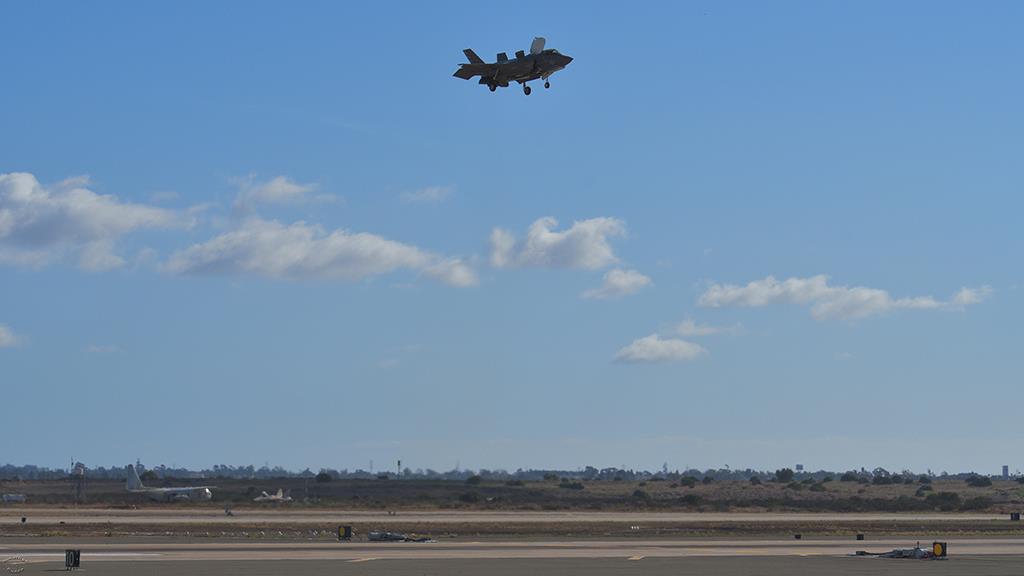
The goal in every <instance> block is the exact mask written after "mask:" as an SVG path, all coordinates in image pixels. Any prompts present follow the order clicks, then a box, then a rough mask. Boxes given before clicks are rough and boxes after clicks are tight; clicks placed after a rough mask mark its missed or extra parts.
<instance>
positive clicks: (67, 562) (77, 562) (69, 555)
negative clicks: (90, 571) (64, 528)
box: [64, 550, 82, 570]
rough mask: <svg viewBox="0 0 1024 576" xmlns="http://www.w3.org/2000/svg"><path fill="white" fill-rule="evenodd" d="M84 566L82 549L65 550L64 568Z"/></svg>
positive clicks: (71, 568)
mask: <svg viewBox="0 0 1024 576" xmlns="http://www.w3.org/2000/svg"><path fill="white" fill-rule="evenodd" d="M81 567H82V551H81V550H65V551H64V569H65V570H77V569H78V568H81Z"/></svg>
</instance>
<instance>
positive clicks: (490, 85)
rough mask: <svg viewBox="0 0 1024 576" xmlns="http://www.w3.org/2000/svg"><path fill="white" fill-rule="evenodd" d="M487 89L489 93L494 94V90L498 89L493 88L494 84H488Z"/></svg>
mask: <svg viewBox="0 0 1024 576" xmlns="http://www.w3.org/2000/svg"><path fill="white" fill-rule="evenodd" d="M487 87H488V88H490V89H491V92H494V91H495V90H497V89H498V87H497V86H495V85H494V84H488V85H487Z"/></svg>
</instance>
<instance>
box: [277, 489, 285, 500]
mask: <svg viewBox="0 0 1024 576" xmlns="http://www.w3.org/2000/svg"><path fill="white" fill-rule="evenodd" d="M277 497H278V498H284V490H283V489H281V488H278V489H277Z"/></svg>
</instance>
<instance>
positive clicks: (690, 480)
mask: <svg viewBox="0 0 1024 576" xmlns="http://www.w3.org/2000/svg"><path fill="white" fill-rule="evenodd" d="M679 485H680V486H686V487H687V488H693V487H694V486H696V485H697V479H696V478H694V477H693V476H683V477H682V478H680V479H679Z"/></svg>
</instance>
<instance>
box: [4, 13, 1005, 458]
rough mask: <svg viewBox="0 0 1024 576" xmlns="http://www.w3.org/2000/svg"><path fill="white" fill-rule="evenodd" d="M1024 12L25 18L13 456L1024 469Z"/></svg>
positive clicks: (13, 221)
mask: <svg viewBox="0 0 1024 576" xmlns="http://www.w3.org/2000/svg"><path fill="white" fill-rule="evenodd" d="M1022 12H1024V9H1022V8H1021V6H1020V5H1018V4H1016V3H1009V2H1006V3H998V2H992V3H986V4H984V5H980V6H978V5H971V4H968V3H959V4H957V3H939V2H917V3H915V2H904V3H899V4H892V3H882V2H875V3H872V2H860V3H844V2H806V3H802V2H786V3H770V4H769V3H753V2H751V3H744V2H734V3H724V4H723V3H711V2H693V3H647V4H643V5H641V6H633V5H632V4H629V5H627V4H612V3H603V4H597V3H577V4H573V3H565V4H561V5H556V6H552V5H550V4H549V3H531V2H522V3H518V4H516V6H515V8H514V9H512V8H511V7H510V6H509V5H507V4H496V3H490V4H485V3H471V2H467V3H446V2H439V3H429V4H427V3H386V2H380V3H370V4H365V5H364V4H355V3H337V2H323V3H313V2H308V3H301V4H294V3H292V4H286V3H260V2H234V3H232V2H223V3H216V4H214V5H210V4H209V3H201V2H194V3H190V2H181V3H174V4H165V5H159V4H145V5H140V4H137V3H115V2H109V3H103V4H89V5H85V4H81V3H72V2H47V3H28V2H23V3H6V4H4V6H3V7H2V8H0V18H2V19H3V20H4V21H6V22H8V23H17V25H14V26H11V25H9V26H6V27H5V32H4V34H3V35H2V36H0V62H2V63H3V69H4V77H5V81H4V86H5V87H4V89H3V90H0V110H2V112H0V174H3V176H0V383H2V390H3V396H4V399H5V402H4V404H5V406H6V407H7V410H6V411H5V416H4V418H3V419H0V437H2V438H3V439H2V440H0V443H2V444H0V448H2V451H0V452H2V454H3V458H4V459H5V460H7V461H10V462H12V463H38V464H44V465H63V464H64V463H66V462H68V461H70V458H71V457H75V458H77V459H80V460H83V461H85V462H86V463H93V464H120V463H125V462H130V461H133V460H134V459H135V458H142V459H143V461H145V462H147V463H150V464H156V463H166V464H178V465H188V466H208V465H212V464H216V463H232V464H248V463H253V464H257V465H259V464H262V463H264V462H269V463H270V464H272V465H275V464H280V465H284V466H288V467H295V468H302V467H306V466H310V467H313V468H316V467H319V466H327V467H333V468H349V469H353V468H357V467H365V466H367V465H368V463H369V461H370V459H373V460H375V461H376V462H377V463H378V466H380V465H382V463H385V462H391V461H394V460H397V459H399V458H401V459H402V461H403V463H405V464H407V465H409V466H411V467H413V468H417V467H423V468H426V467H433V468H444V469H448V468H451V467H453V466H454V465H455V464H456V462H458V463H460V464H461V465H462V466H463V467H471V468H480V467H487V468H496V467H502V468H510V469H514V468H517V467H567V468H571V467H576V466H583V465H588V464H589V465H595V466H629V467H645V468H657V467H660V466H661V465H662V463H663V462H667V463H668V464H669V466H670V467H672V468H682V467H684V466H697V467H719V466H724V465H730V466H733V467H747V466H751V467H757V468H774V467H779V466H783V465H792V464H794V463H797V462H801V463H804V464H805V465H806V466H808V467H809V468H837V469H838V468H852V467H860V466H868V467H874V466H879V465H881V466H886V467H889V468H897V469H899V468H904V467H910V468H913V469H915V470H924V469H926V468H931V469H933V470H935V471H939V470H943V469H948V470H962V469H976V470H979V471H986V470H991V471H993V472H994V471H997V470H998V468H999V466H1000V465H1001V464H1010V466H1011V469H1016V468H1024V462H1020V461H1019V458H1020V456H1019V454H1018V453H1017V452H1019V451H1018V450H1016V447H1017V446H1019V443H1020V441H1021V440H1022V437H1021V432H1020V429H1019V426H1018V425H1017V422H1016V421H1015V419H1014V418H1013V408H1012V407H1013V406H1018V405H1021V403H1022V402H1024V391H1022V390H1021V388H1020V386H1019V382H1018V380H1019V375H1020V373H1021V370H1020V368H1021V360H1020V358H1021V356H1020V353H1019V348H1020V343H1021V341H1022V339H1021V336H1022V335H1021V328H1020V322H1019V321H1018V319H1019V318H1020V317H1021V314H1022V313H1024V303H1022V299H1021V293H1020V291H1019V290H1018V286H1019V285H1020V283H1021V280H1022V279H1021V268H1020V264H1019V262H1020V260H1021V258H1020V254H1021V252H1022V248H1024V235H1022V234H1021V232H1020V229H1019V220H1020V218H1019V215H1020V213H1021V208H1022V207H1024V205H1022V204H1024V203H1022V201H1021V200H1020V198H1021V194H1020V191H1021V177H1022V173H1021V169H1020V161H1019V159H1020V156H1021V149H1022V144H1024V142H1022V138H1024V137H1022V136H1021V135H1022V134H1024V113H1022V111H1021V107H1020V106H1019V103H1020V102H1021V101H1024V79H1022V78H1021V76H1020V74H1019V63H1020V62H1021V61H1022V57H1024V43H1022V42H1021V40H1020V37H1019V31H1018V30H1017V26H1016V23H1018V22H1020V20H1021V17H1022V16H1024V14H1022ZM481 23H486V25H481ZM535 35H543V36H546V37H547V39H548V46H549V47H555V48H558V49H559V50H560V51H562V52H563V53H566V54H569V55H571V56H573V57H574V58H575V60H574V61H573V62H572V64H571V65H570V66H569V67H568V68H567V69H566V70H565V71H562V72H560V73H558V74H556V75H555V76H554V77H553V78H552V88H551V89H550V90H544V89H543V88H542V87H541V86H540V85H539V84H536V83H535V84H536V85H535V86H534V91H533V94H532V95H531V96H529V97H527V96H525V95H524V94H523V93H522V91H521V90H519V89H518V88H517V87H511V88H508V89H503V90H499V91H498V92H497V93H494V94H491V93H490V92H488V91H487V90H486V88H484V87H481V86H478V85H476V84H475V83H472V82H464V81H462V80H458V79H456V78H452V77H451V74H452V72H453V71H454V70H455V69H456V66H457V64H458V63H459V62H462V61H464V58H463V56H462V53H461V50H462V49H463V48H466V47H472V48H474V49H475V50H476V51H477V53H479V54H480V55H482V56H484V57H485V58H486V59H488V60H492V59H493V57H494V56H493V55H494V53H496V52H499V51H507V52H509V53H512V52H514V51H516V50H518V49H526V48H528V46H529V43H530V40H531V39H532V38H533V36H535ZM1014 458H1017V460H1014Z"/></svg>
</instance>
